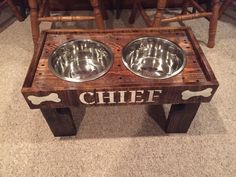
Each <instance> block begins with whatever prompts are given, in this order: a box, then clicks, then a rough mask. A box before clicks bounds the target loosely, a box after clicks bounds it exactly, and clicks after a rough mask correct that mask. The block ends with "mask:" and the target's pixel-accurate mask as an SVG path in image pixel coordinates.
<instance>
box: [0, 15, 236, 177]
mask: <svg viewBox="0 0 236 177" xmlns="http://www.w3.org/2000/svg"><path fill="white" fill-rule="evenodd" d="M127 16H128V13H127V12H122V18H121V19H120V20H119V21H116V22H112V19H111V18H110V21H109V22H108V24H109V26H119V27H122V26H124V25H125V26H129V25H127ZM187 24H188V25H190V26H191V27H192V28H193V30H194V32H195V34H196V36H197V38H198V39H199V40H200V41H204V42H206V40H207V28H208V22H207V21H206V20H204V19H202V20H196V21H190V22H188V23H187ZM135 25H136V26H141V25H143V24H142V21H141V20H139V21H138V22H137V23H136V24H135ZM235 25H236V21H235V19H233V18H232V17H230V16H229V15H227V16H226V15H225V16H223V17H222V19H221V20H220V21H219V28H218V32H217V39H216V41H217V44H216V46H215V48H213V49H208V48H206V46H205V44H204V43H203V42H201V45H202V48H203V50H204V52H205V54H206V56H207V59H208V61H209V63H210V64H211V66H212V68H213V70H214V71H215V74H216V76H217V78H218V80H219V82H220V87H219V89H218V91H217V93H216V94H215V97H214V98H213V100H212V101H211V102H210V103H209V104H202V105H201V107H200V109H199V112H198V114H197V116H196V117H195V120H194V121H193V123H192V125H191V127H190V130H189V132H188V133H187V134H169V135H168V134H164V133H163V131H162V130H161V129H160V128H159V127H158V125H157V124H156V123H155V122H154V121H153V120H152V119H151V118H150V117H149V116H148V115H147V113H146V112H145V106H130V107H124V106H121V107H99V108H95V107H91V108H88V109H87V110H86V114H85V117H84V120H83V122H82V124H81V127H80V130H79V132H78V134H77V136H76V137H72V138H63V139H60V138H54V137H53V135H52V133H51V132H50V130H49V128H48V126H47V124H46V121H45V120H44V119H43V117H42V115H41V113H40V111H39V110H30V109H29V107H28V106H27V104H26V102H25V100H24V99H23V96H22V95H21V93H20V90H21V86H22V84H23V80H24V77H25V75H26V70H27V68H28V66H29V63H30V61H31V57H32V52H33V47H32V40H31V32H30V24H29V18H28V19H27V20H26V21H24V22H22V23H19V22H17V21H16V22H15V23H14V24H12V25H11V26H9V27H8V28H7V29H6V30H4V31H3V32H2V33H0V73H1V76H0V91H1V94H2V96H1V98H0V177H7V176H12V177H19V176H22V177H33V176H42V177H46V176H49V177H52V176H57V177H58V176H60V177H61V176H65V177H74V176H88V177H103V176H111V177H133V176H150V177H154V176H158V177H161V176H163V177H167V176H180V177H190V176H197V177H202V176H212V177H234V176H236V109H235V106H236V58H235V56H236V49H235V46H236V26H235Z"/></svg>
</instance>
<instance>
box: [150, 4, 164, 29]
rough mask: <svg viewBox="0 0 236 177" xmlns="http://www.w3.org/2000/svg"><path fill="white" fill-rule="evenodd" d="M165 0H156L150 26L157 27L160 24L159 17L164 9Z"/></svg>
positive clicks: (160, 17)
mask: <svg viewBox="0 0 236 177" xmlns="http://www.w3.org/2000/svg"><path fill="white" fill-rule="evenodd" d="M166 2H167V0H157V10H156V14H155V18H154V21H153V24H152V26H153V27H158V26H160V25H161V19H162V16H163V13H164V11H165V7H166Z"/></svg>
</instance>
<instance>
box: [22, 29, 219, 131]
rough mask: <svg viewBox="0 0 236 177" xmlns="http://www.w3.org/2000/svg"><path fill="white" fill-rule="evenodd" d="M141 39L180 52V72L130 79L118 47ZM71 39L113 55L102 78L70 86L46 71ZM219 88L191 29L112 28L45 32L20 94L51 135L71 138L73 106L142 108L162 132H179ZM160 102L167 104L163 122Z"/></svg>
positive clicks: (71, 83)
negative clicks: (102, 45)
mask: <svg viewBox="0 0 236 177" xmlns="http://www.w3.org/2000/svg"><path fill="white" fill-rule="evenodd" d="M143 36H156V37H162V38H166V39H168V40H170V41H172V42H174V43H176V44H178V45H179V46H180V47H181V48H182V49H183V50H184V51H185V54H186V59H187V64H186V66H185V68H184V70H183V71H182V72H181V73H180V74H178V75H177V76H174V77H172V78H169V79H164V80H155V79H145V78H142V77H139V76H136V75H135V74H133V73H132V72H131V71H129V70H128V69H127V68H126V67H125V66H124V64H123V62H122V55H121V52H122V48H123V47H124V46H125V45H126V44H127V43H128V42H130V41H131V40H133V39H136V38H138V37H143ZM73 39H93V40H97V41H101V42H103V43H105V44H106V45H108V46H109V47H110V48H111V49H112V52H113V54H114V63H113V65H112V67H111V69H110V70H109V71H108V72H107V73H106V74H105V75H104V76H102V77H100V78H98V79H96V80H93V81H88V82H83V83H73V82H68V81H64V80H62V79H60V78H58V77H56V76H55V75H54V74H53V73H52V72H51V71H50V70H49V68H48V58H49V55H50V54H51V53H52V52H53V50H54V49H55V48H56V47H58V46H59V45H61V44H62V43H64V42H66V41H68V40H73ZM218 86H219V84H218V82H217V80H216V78H215V76H214V73H213V71H212V69H211V68H210V66H209V64H208V62H207V60H206V58H205V55H204V54H203V52H202V50H201V48H200V46H199V44H198V42H197V40H196V38H195V37H194V35H193V32H192V31H191V29H189V28H186V27H180V28H170V27H168V28H158V29H156V28H148V29H115V30H99V31H98V30H88V31H81V30H59V29H58V30H46V31H43V32H42V34H41V38H40V40H39V43H38V49H37V51H36V52H35V54H34V56H33V59H32V62H31V65H30V67H29V70H28V73H27V76H26V79H25V82H24V85H23V88H22V93H23V95H24V98H25V100H26V102H27V103H28V105H29V107H30V108H31V109H41V111H42V113H43V115H44V117H45V119H46V121H47V123H48V125H49V127H50V129H51V130H52V132H53V134H54V136H72V135H75V134H76V132H77V130H76V126H75V123H74V120H73V116H72V113H71V111H72V109H73V107H78V109H79V106H80V105H82V104H83V105H86V106H98V105H101V106H108V105H130V104H148V105H149V109H148V112H149V113H150V115H151V116H152V117H153V119H154V120H155V121H156V122H157V123H158V124H159V125H160V127H161V128H163V129H164V131H165V132H168V133H185V132H187V131H188V128H189V126H190V124H191V122H192V120H193V118H194V116H195V115H196V113H197V110H198V108H199V106H200V104H201V103H202V102H209V101H210V100H211V99H212V97H213V95H214V93H215V92H216V90H217V88H218ZM163 104H172V106H171V109H170V112H169V115H168V117H167V119H166V118H165V117H163V116H164V111H163V109H162V105H163Z"/></svg>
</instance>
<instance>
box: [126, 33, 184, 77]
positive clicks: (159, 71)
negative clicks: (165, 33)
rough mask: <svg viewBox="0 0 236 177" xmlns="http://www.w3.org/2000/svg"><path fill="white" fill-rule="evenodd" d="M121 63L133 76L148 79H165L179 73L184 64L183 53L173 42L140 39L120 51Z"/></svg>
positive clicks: (159, 39)
mask: <svg viewBox="0 0 236 177" xmlns="http://www.w3.org/2000/svg"><path fill="white" fill-rule="evenodd" d="M122 55H123V63H124V64H125V66H126V67H127V68H128V69H129V70H130V71H132V72H133V73H134V74H136V75H138V76H141V77H144V78H148V79H166V78H170V77H173V76H175V75H177V74H178V73H180V72H181V71H182V70H183V68H184V67H185V64H186V59H185V54H184V51H183V50H182V49H181V48H180V47H179V46H177V45H176V44H174V43H173V42H171V41H169V40H166V39H162V38H157V37H141V38H138V39H136V40H134V41H131V42H130V43H128V44H127V45H126V46H125V47H124V48H123V51H122Z"/></svg>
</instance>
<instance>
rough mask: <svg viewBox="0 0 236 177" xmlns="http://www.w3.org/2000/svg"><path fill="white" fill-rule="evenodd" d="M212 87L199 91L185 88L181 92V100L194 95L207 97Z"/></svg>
mask: <svg viewBox="0 0 236 177" xmlns="http://www.w3.org/2000/svg"><path fill="white" fill-rule="evenodd" d="M212 90H213V89H212V88H207V89H205V90H201V91H190V90H185V91H183V92H182V100H188V99H189V98H192V97H195V96H203V97H209V96H211V92H212Z"/></svg>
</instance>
